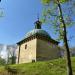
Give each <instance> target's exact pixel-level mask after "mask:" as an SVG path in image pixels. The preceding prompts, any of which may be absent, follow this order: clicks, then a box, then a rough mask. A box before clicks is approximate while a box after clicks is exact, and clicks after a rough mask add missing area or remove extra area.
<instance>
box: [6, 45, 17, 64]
mask: <svg viewBox="0 0 75 75" xmlns="http://www.w3.org/2000/svg"><path fill="white" fill-rule="evenodd" d="M15 52H16V45H9V46H7V56H8V58H7V59H8V61H7V63H8V64H14V63H15V61H16V55H15Z"/></svg>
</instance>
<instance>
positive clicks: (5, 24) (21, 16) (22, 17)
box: [0, 0, 75, 46]
mask: <svg viewBox="0 0 75 75" xmlns="http://www.w3.org/2000/svg"><path fill="white" fill-rule="evenodd" d="M0 8H2V10H3V11H4V16H3V17H0V43H1V44H15V43H16V42H18V41H19V40H21V39H22V38H24V36H25V34H26V33H27V32H28V31H30V30H32V29H33V28H34V22H35V21H36V20H37V14H38V13H40V15H41V13H42V5H41V3H40V0H2V2H1V3H0ZM49 27H50V26H49V25H44V27H43V28H44V29H45V30H46V31H47V32H48V33H49V34H50V35H51V37H52V38H54V39H55V37H56V35H55V34H53V32H52V30H51V29H50V28H49ZM70 34H73V35H74V34H75V26H73V27H72V28H71V29H70V31H69V35H70ZM74 36H75V35H74ZM70 45H71V46H75V38H73V39H72V40H71V41H70Z"/></svg>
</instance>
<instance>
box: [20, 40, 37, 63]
mask: <svg viewBox="0 0 75 75" xmlns="http://www.w3.org/2000/svg"><path fill="white" fill-rule="evenodd" d="M36 42H37V40H36V39H34V40H31V41H29V42H26V43H24V44H22V45H21V47H20V59H19V63H28V62H32V60H35V61H36ZM25 45H27V48H26V49H25Z"/></svg>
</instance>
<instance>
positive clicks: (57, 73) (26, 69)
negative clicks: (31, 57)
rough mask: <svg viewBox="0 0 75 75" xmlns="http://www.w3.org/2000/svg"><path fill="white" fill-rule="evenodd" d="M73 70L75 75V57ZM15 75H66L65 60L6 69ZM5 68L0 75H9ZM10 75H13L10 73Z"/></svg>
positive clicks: (18, 65)
mask: <svg viewBox="0 0 75 75" xmlns="http://www.w3.org/2000/svg"><path fill="white" fill-rule="evenodd" d="M72 68H73V73H74V75H75V57H72ZM6 69H8V71H10V72H13V73H14V74H13V75H66V62H65V59H55V60H50V61H44V62H36V63H26V64H17V65H10V66H9V68H8V67H6ZM6 69H5V67H1V68H0V75H8V72H7V70H6ZM9 75H12V74H11V73H9Z"/></svg>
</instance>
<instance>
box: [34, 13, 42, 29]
mask: <svg viewBox="0 0 75 75" xmlns="http://www.w3.org/2000/svg"><path fill="white" fill-rule="evenodd" d="M37 19H38V20H37V21H36V22H35V29H41V24H42V22H41V21H39V14H38V15H37Z"/></svg>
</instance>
